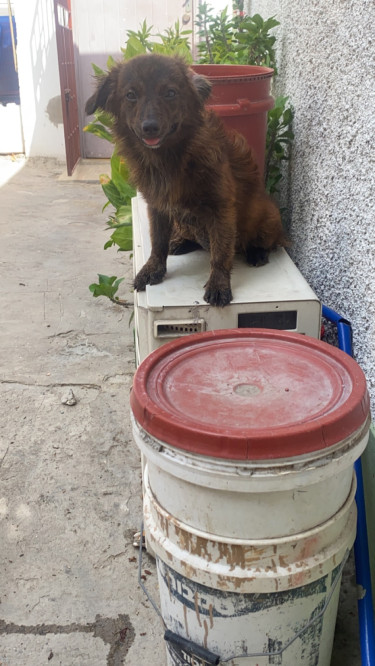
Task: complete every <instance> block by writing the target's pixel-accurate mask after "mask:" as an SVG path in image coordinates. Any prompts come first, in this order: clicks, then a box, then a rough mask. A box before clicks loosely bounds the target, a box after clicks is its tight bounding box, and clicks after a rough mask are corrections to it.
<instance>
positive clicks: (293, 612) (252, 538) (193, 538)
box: [131, 329, 370, 666]
mask: <svg viewBox="0 0 375 666" xmlns="http://www.w3.org/2000/svg"><path fill="white" fill-rule="evenodd" d="M131 406H132V411H133V433H134V438H135V441H136V443H137V445H138V446H139V448H140V450H141V452H142V454H143V456H144V458H145V460H147V469H146V472H145V491H144V516H145V532H146V541H147V542H148V543H149V544H150V546H151V549H152V550H153V551H154V553H155V555H156V557H157V562H158V572H159V585H160V603H161V608H162V616H163V619H164V623H165V625H166V627H167V629H168V630H169V631H171V632H172V637H174V638H173V640H172V641H170V640H168V642H167V645H168V659H169V661H168V663H169V664H173V666H181V664H182V665H183V666H184V665H185V664H189V665H190V666H191V665H192V664H194V665H198V664H199V666H200V664H205V663H230V664H231V666H237V664H238V666H242V664H243V665H246V666H247V665H249V666H250V665H251V666H256V665H258V666H260V665H261V664H266V663H267V664H268V663H287V664H288V666H297V664H306V665H308V666H313V665H314V666H329V661H330V653H331V647H332V641H333V635H334V625H335V618H336V611H337V601H338V593H339V579H340V576H341V569H340V566H341V565H342V563H343V561H344V558H345V556H346V554H347V552H348V551H349V549H350V548H351V546H352V544H353V542H354V538H355V516H356V512H355V505H354V486H355V483H354V482H353V462H354V461H355V460H356V459H357V458H358V457H359V456H360V455H361V453H362V451H363V450H364V448H365V446H366V443H367V439H368V430H369V421H370V417H369V397H368V393H367V388H366V382H365V378H364V375H363V373H362V371H361V369H360V368H359V366H358V365H357V364H356V363H355V361H353V359H351V358H350V357H349V356H348V355H346V354H344V353H343V352H340V351H339V350H337V349H335V348H333V347H330V346H329V345H326V344H325V343H322V342H320V341H317V340H315V339H313V338H308V337H307V336H306V337H305V336H301V335H298V334H291V333H287V332H284V331H283V332H281V331H267V330H264V329H249V330H246V329H236V330H226V331H214V332H210V333H204V334H200V335H193V336H190V338H184V339H183V340H177V341H175V342H173V343H170V344H167V345H165V346H164V347H162V348H160V349H159V350H157V351H155V352H153V354H151V355H150V356H148V357H147V358H146V360H145V361H144V362H143V363H142V364H141V365H140V366H139V368H138V370H137V373H136V375H135V379H134V385H133V391H132V394H131ZM249 595H250V596H249ZM224 608H226V609H227V612H224V610H223V609H224ZM228 609H229V610H228ZM230 609H232V610H230ZM322 609H324V612H322ZM314 618H315V621H314V622H313V621H312V620H313V619H314ZM317 618H318V619H317ZM176 636H177V639H178V640H177V643H176V641H175V639H176ZM296 637H297V638H296ZM173 641H174V642H173ZM189 646H190V647H189ZM190 648H191V650H190ZM189 650H190V653H189ZM205 651H206V652H205ZM207 651H208V652H207ZM210 653H213V654H215V655H218V657H217V658H218V659H219V660H220V661H216V662H215V661H209V660H208V661H207V659H206V661H205V656H204V655H206V656H207V654H210ZM183 654H185V656H183ZM202 655H203V656H202ZM250 655H253V656H250ZM282 655H283V656H282ZM284 655H285V657H284ZM287 655H288V656H287ZM212 658H214V657H212ZM281 659H282V660H283V661H281ZM199 660H201V661H199ZM228 660H229V661H228ZM285 660H286V661H285Z"/></svg>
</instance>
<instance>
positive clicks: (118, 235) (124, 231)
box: [111, 224, 133, 251]
mask: <svg viewBox="0 0 375 666" xmlns="http://www.w3.org/2000/svg"><path fill="white" fill-rule="evenodd" d="M111 240H112V241H113V242H114V243H116V245H118V247H119V250H122V251H126V250H132V249H133V229H132V226H131V225H130V224H127V225H121V226H120V227H118V228H117V229H116V230H115V231H114V232H113V234H112V236H111Z"/></svg>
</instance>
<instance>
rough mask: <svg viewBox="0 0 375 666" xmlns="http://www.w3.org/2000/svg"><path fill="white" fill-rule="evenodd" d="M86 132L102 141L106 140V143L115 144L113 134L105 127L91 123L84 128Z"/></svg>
mask: <svg viewBox="0 0 375 666" xmlns="http://www.w3.org/2000/svg"><path fill="white" fill-rule="evenodd" d="M83 131H84V132H89V133H90V134H94V135H95V136H98V137H100V138H101V139H106V141H110V142H111V143H113V136H112V134H111V132H109V131H108V130H107V129H106V128H105V127H104V125H100V124H99V123H89V124H88V125H86V126H85V127H84V128H83Z"/></svg>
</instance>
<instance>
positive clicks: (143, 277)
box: [133, 266, 165, 291]
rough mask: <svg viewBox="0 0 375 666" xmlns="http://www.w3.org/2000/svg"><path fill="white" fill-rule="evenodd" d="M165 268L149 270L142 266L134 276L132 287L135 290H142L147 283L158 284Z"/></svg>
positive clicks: (161, 279)
mask: <svg viewBox="0 0 375 666" xmlns="http://www.w3.org/2000/svg"><path fill="white" fill-rule="evenodd" d="M164 275H165V269H164V268H160V269H158V270H149V269H148V268H147V267H146V266H144V267H143V268H142V269H141V270H140V271H139V273H137V275H136V276H135V278H134V282H133V287H134V289H136V290H137V291H144V290H145V289H146V285H147V284H159V283H160V282H162V281H163V278H164Z"/></svg>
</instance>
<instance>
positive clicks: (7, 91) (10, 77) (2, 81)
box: [0, 16, 20, 106]
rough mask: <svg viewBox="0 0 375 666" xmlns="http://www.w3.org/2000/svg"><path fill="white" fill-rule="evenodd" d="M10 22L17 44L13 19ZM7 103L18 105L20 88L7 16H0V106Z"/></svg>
mask: <svg viewBox="0 0 375 666" xmlns="http://www.w3.org/2000/svg"><path fill="white" fill-rule="evenodd" d="M12 21H13V33H14V37H15V40H16V42H17V37H16V21H15V19H14V17H13V18H12ZM9 103H15V104H19V103H20V87H19V83H18V74H17V71H16V68H15V64H14V57H13V47H12V35H11V31H10V22H9V16H0V104H2V105H3V106H5V105H6V104H9Z"/></svg>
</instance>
